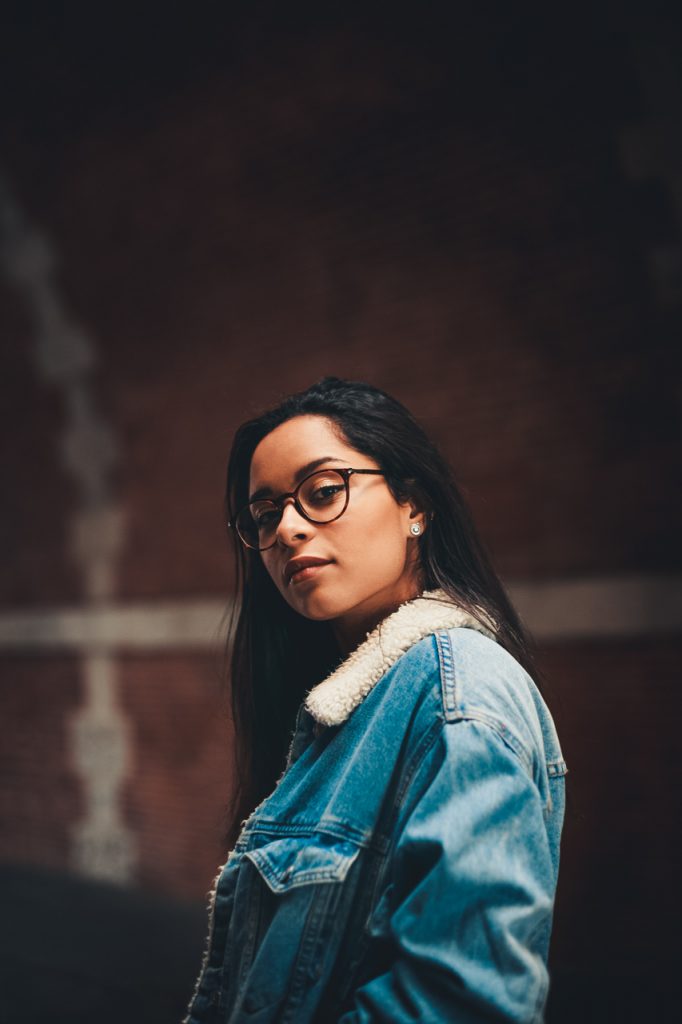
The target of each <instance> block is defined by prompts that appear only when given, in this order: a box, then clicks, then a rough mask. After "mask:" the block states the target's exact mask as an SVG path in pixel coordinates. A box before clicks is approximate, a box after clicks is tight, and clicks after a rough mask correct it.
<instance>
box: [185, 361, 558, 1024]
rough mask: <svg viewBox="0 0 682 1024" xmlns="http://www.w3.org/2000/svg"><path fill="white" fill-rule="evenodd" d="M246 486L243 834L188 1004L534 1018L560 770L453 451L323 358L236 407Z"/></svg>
mask: <svg viewBox="0 0 682 1024" xmlns="http://www.w3.org/2000/svg"><path fill="white" fill-rule="evenodd" d="M227 506H228V513H229V517H230V523H231V526H232V528H233V530H234V535H235V540H236V545H237V556H238V566H239V570H238V589H239V592H240V598H241V608H240V611H239V618H238V622H237V626H236V630H235V632H234V642H233V654H232V695H233V709H234V720H235V727H236V734H237V741H238V753H237V761H238V769H239V772H238V777H239V790H238V796H237V803H236V805H235V815H234V823H235V832H234V838H235V839H236V844H235V846H234V849H233V852H232V853H231V854H230V856H229V858H228V861H227V863H226V864H225V866H224V867H223V868H222V870H221V872H220V874H219V876H218V878H217V879H216V887H215V891H214V892H213V894H212V900H211V906H210V930H209V939H208V948H207V951H206V954H205V957H204V963H203V966H202V971H201V974H200V976H199V979H198V981H197V986H196V990H195V993H194V996H193V999H192V1002H191V1005H190V1008H189V1013H188V1016H187V1017H186V1021H187V1022H189V1024H199V1022H209V1021H210V1022H219V1021H220V1022H223V1021H225V1022H227V1021H229V1022H237V1021H251V1022H254V1021H258V1022H264V1021H277V1022H284V1021H293V1022H295V1024H303V1022H308V1021H317V1022H323V1024H329V1022H335V1021H341V1022H343V1024H351V1022H353V1024H355V1022H358V1024H359V1022H370V1021H387V1022H388V1021H390V1022H401V1021H434V1022H439V1024H440V1022H448V1021H453V1022H454V1021H456V1022H475V1021H476V1022H478V1021H493V1020H496V1021H497V1020H499V1021H529V1022H530V1021H541V1020H542V1017H543V1008H544V1005H545V1000H546V996H547V989H548V976H547V968H546V960H547V949H548V944H549V937H550V930H551V920H552V910H553V904H554V893H555V888H556V880H557V870H558V858H559V838H560V833H561V826H562V819H563V808H564V779H563V776H564V773H565V771H566V767H565V764H564V762H563V759H562V756H561V751H560V748H559V743H558V740H557V736H556V732H555V730H554V725H553V723H552V719H551V717H550V714H549V711H548V710H547V708H546V706H545V704H544V702H543V700H542V698H541V696H540V694H539V691H538V689H537V688H536V686H535V684H534V682H533V680H532V678H531V673H532V671H533V669H532V664H531V661H530V656H529V654H528V651H527V649H526V644H525V641H524V638H523V633H522V630H521V627H520V625H519V621H518V618H517V616H516V614H515V613H514V611H513V609H512V607H511V606H510V603H509V601H508V599H507V597H506V596H505V593H504V591H503V589H502V587H501V585H500V583H499V581H498V579H497V578H496V576H495V574H494V572H493V570H492V568H491V566H490V564H489V562H488V560H487V557H486V555H485V553H484V551H483V549H482V546H481V544H480V542H479V541H478V539H477V537H476V534H475V531H474V528H473V526H472V524H471V522H470V520H469V517H468V514H467V512H466V509H465V506H464V503H463V501H462V498H461V496H460V495H459V493H458V491H457V488H456V486H455V483H454V482H453V480H452V477H451V474H450V472H449V470H448V467H447V465H446V464H445V462H444V460H443V459H442V457H441V456H440V454H439V453H438V452H437V450H436V448H435V447H434V445H433V444H432V443H431V442H430V441H429V440H428V439H427V437H426V436H425V434H424V432H423V431H422V429H421V428H420V427H419V426H418V425H417V423H416V422H415V421H414V419H413V418H412V417H411V415H410V414H409V413H408V412H407V410H406V409H405V408H404V407H403V406H402V405H400V404H399V403H398V402H396V401H395V400H394V399H392V398H390V397H389V396H388V395H386V394H385V393H384V392H382V391H380V390H378V389H376V388H374V387H371V386H369V385H367V384H362V383H355V382H350V381H344V380H339V379H337V378H333V377H330V378H325V379H324V380H322V381H320V382H319V383H318V384H316V385H313V386H312V387H310V388H308V389H307V390H306V391H304V392H302V393H300V394H297V395H293V396H291V397H290V398H287V399H286V400H285V401H284V402H283V403H282V404H281V405H280V406H278V407H277V408H276V409H274V410H272V411H270V412H267V413H265V414H264V415H262V416H260V417H258V418H257V419H254V420H251V421H250V422H248V423H246V424H244V425H243V426H242V427H241V428H240V429H239V431H238V432H237V435H236V437H235V440H234V444H233V449H232V454H231V457H230V462H229V468H228V486H227ZM292 734H293V735H292ZM254 808H255V809H254ZM247 815H248V817H247ZM243 817H244V818H246V817H247V820H246V821H244V822H241V819H242V818H243ZM240 822H241V823H242V826H243V827H242V828H241V832H238V829H239V824H240ZM237 833H238V834H237Z"/></svg>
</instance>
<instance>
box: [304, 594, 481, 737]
mask: <svg viewBox="0 0 682 1024" xmlns="http://www.w3.org/2000/svg"><path fill="white" fill-rule="evenodd" d="M483 618H484V619H485V620H486V621H487V622H488V624H489V625H490V629H487V628H486V627H485V626H484V625H482V624H481V623H480V622H479V621H478V619H476V618H474V616H473V615H472V614H471V613H470V612H468V611H465V609H464V608H461V607H460V606H459V605H457V604H455V603H454V602H453V601H452V599H451V598H450V597H449V596H448V594H446V592H445V591H444V590H431V591H427V592H425V593H424V594H422V596H421V597H416V598H413V599H412V600H411V601H407V602H405V604H402V605H400V607H399V608H398V609H397V610H396V611H394V612H392V613H391V615H389V616H387V618H385V619H384V620H383V621H382V622H380V623H379V625H378V626H376V627H375V629H373V630H372V632H371V633H368V634H367V639H366V640H363V642H362V643H361V644H360V646H359V647H357V648H356V649H355V650H354V651H353V653H352V654H350V655H349V656H348V658H346V660H345V661H344V662H342V664H341V665H339V667H338V668H337V669H336V670H335V671H334V672H332V674H331V675H330V676H327V678H326V679H324V680H323V681H322V682H321V683H318V685H317V686H315V687H313V689H312V690H311V691H310V693H309V694H308V696H307V697H306V701H305V706H306V708H307V710H308V711H309V712H310V714H311V715H312V716H313V718H314V719H315V720H316V721H317V722H319V723H320V724H321V725H341V723H342V722H345V721H346V719H347V718H348V716H349V715H350V713H351V711H353V710H354V709H355V708H356V707H357V706H358V704H361V703H362V701H363V700H364V699H365V697H366V696H367V694H368V693H369V692H370V690H371V689H372V687H373V686H374V685H375V683H378V681H379V680H380V679H381V677H382V676H383V675H385V673H386V672H388V670H389V669H390V668H391V666H392V665H393V664H395V662H396V661H397V660H398V658H400V657H401V656H402V655H403V654H405V652H406V651H408V650H409V649H410V647H412V646H413V644H416V643H418V641H419V640H423V639H424V637H426V636H429V635H430V634H431V633H435V632H436V630H438V629H452V628H453V627H454V626H467V627H469V628H470V629H476V630H478V631H479V632H480V633H484V634H485V635H486V636H488V637H492V638H494V635H495V634H494V629H493V625H492V623H491V622H490V620H489V619H488V618H487V617H486V616H485V615H483Z"/></svg>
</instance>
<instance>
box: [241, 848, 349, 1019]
mask: <svg viewBox="0 0 682 1024" xmlns="http://www.w3.org/2000/svg"><path fill="white" fill-rule="evenodd" d="M359 853H360V847H358V846H357V845H355V844H354V843H350V842H347V841H344V840H340V839H336V838H334V837H332V836H325V835H320V834H317V835H314V836H307V837H301V836H287V837H285V838H283V839H275V840H273V841H272V842H268V843H266V844H264V845H262V846H260V847H258V848H256V849H252V850H249V851H247V852H246V853H245V854H244V863H243V865H242V871H241V872H240V875H241V877H240V879H239V883H238V886H237V893H236V899H235V907H234V915H233V921H234V925H235V928H234V933H233V936H232V942H231V943H230V947H231V957H232V958H233V959H234V958H235V957H236V959H237V960H238V961H239V962H238V965H236V964H235V965H233V966H236V967H237V970H236V971H233V970H232V969H231V970H230V974H231V975H232V978H233V979H234V983H235V986H236V991H235V992H234V998H235V1009H236V1010H237V1013H236V1016H235V1017H234V1018H230V1019H231V1020H232V1019H234V1020H235V1021H236V1020H242V1019H243V1020H249V1021H252V1022H253V1021H255V1020H270V1019H274V1018H273V1017H272V1014H273V1013H274V1012H275V1011H276V1012H277V1020H278V1021H282V1022H284V1021H286V1020H289V1019H295V1017H294V1016H293V1015H295V1012H296V1008H297V1007H298V1006H300V1004H301V1002H302V1000H303V999H304V998H305V997H307V996H308V994H309V993H310V990H311V988H313V987H314V986H315V985H316V984H319V985H320V986H321V985H322V984H323V982H324V978H323V975H324V974H325V968H326V967H327V971H328V966H327V965H329V964H330V963H332V962H333V951H334V949H335V947H336V946H337V945H338V941H339V939H340V935H341V931H342V925H343V921H344V920H345V917H346V913H344V911H346V912H347V909H348V904H349V902H350V898H351V897H350V893H349V891H348V887H347V885H345V884H344V883H346V882H350V881H351V878H349V875H351V874H353V873H352V872H351V868H352V867H353V864H354V863H355V861H356V860H357V858H358V854H359Z"/></svg>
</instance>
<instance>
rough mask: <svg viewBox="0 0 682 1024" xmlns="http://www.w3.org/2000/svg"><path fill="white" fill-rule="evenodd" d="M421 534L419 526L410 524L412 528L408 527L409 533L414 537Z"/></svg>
mask: <svg viewBox="0 0 682 1024" xmlns="http://www.w3.org/2000/svg"><path fill="white" fill-rule="evenodd" d="M421 532H422V528H421V526H420V525H419V523H412V526H411V527H410V533H412V534H414V536H415V537H418V536H419V534H420V533H421Z"/></svg>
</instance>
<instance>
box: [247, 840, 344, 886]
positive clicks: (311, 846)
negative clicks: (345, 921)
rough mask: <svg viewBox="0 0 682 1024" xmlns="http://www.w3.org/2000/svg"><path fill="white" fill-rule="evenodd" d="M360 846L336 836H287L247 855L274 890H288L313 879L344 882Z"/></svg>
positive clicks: (250, 851) (313, 880) (306, 883)
mask: <svg viewBox="0 0 682 1024" xmlns="http://www.w3.org/2000/svg"><path fill="white" fill-rule="evenodd" d="M359 852H360V847H359V846H356V845H355V843H350V842H348V841H347V840H344V839H337V838H336V837H334V836H322V835H315V836H287V837H286V838H285V839H275V840H273V842H271V843H267V844H266V845H265V846H260V847H259V848H258V849H256V850H249V851H248V852H247V853H246V854H245V855H244V856H245V857H247V858H248V859H249V860H250V861H251V863H252V864H254V865H255V867H256V868H257V869H258V871H259V872H260V874H261V875H262V877H263V879H264V881H265V882H266V884H267V885H268V886H269V888H270V889H272V891H273V892H287V890H289V889H295V888H296V887H297V886H300V885H309V884H310V883H311V882H315V883H319V882H342V881H343V880H344V878H345V877H346V875H347V874H348V870H349V868H350V866H351V864H352V863H353V861H354V860H355V859H356V857H357V855H358V853H359Z"/></svg>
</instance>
